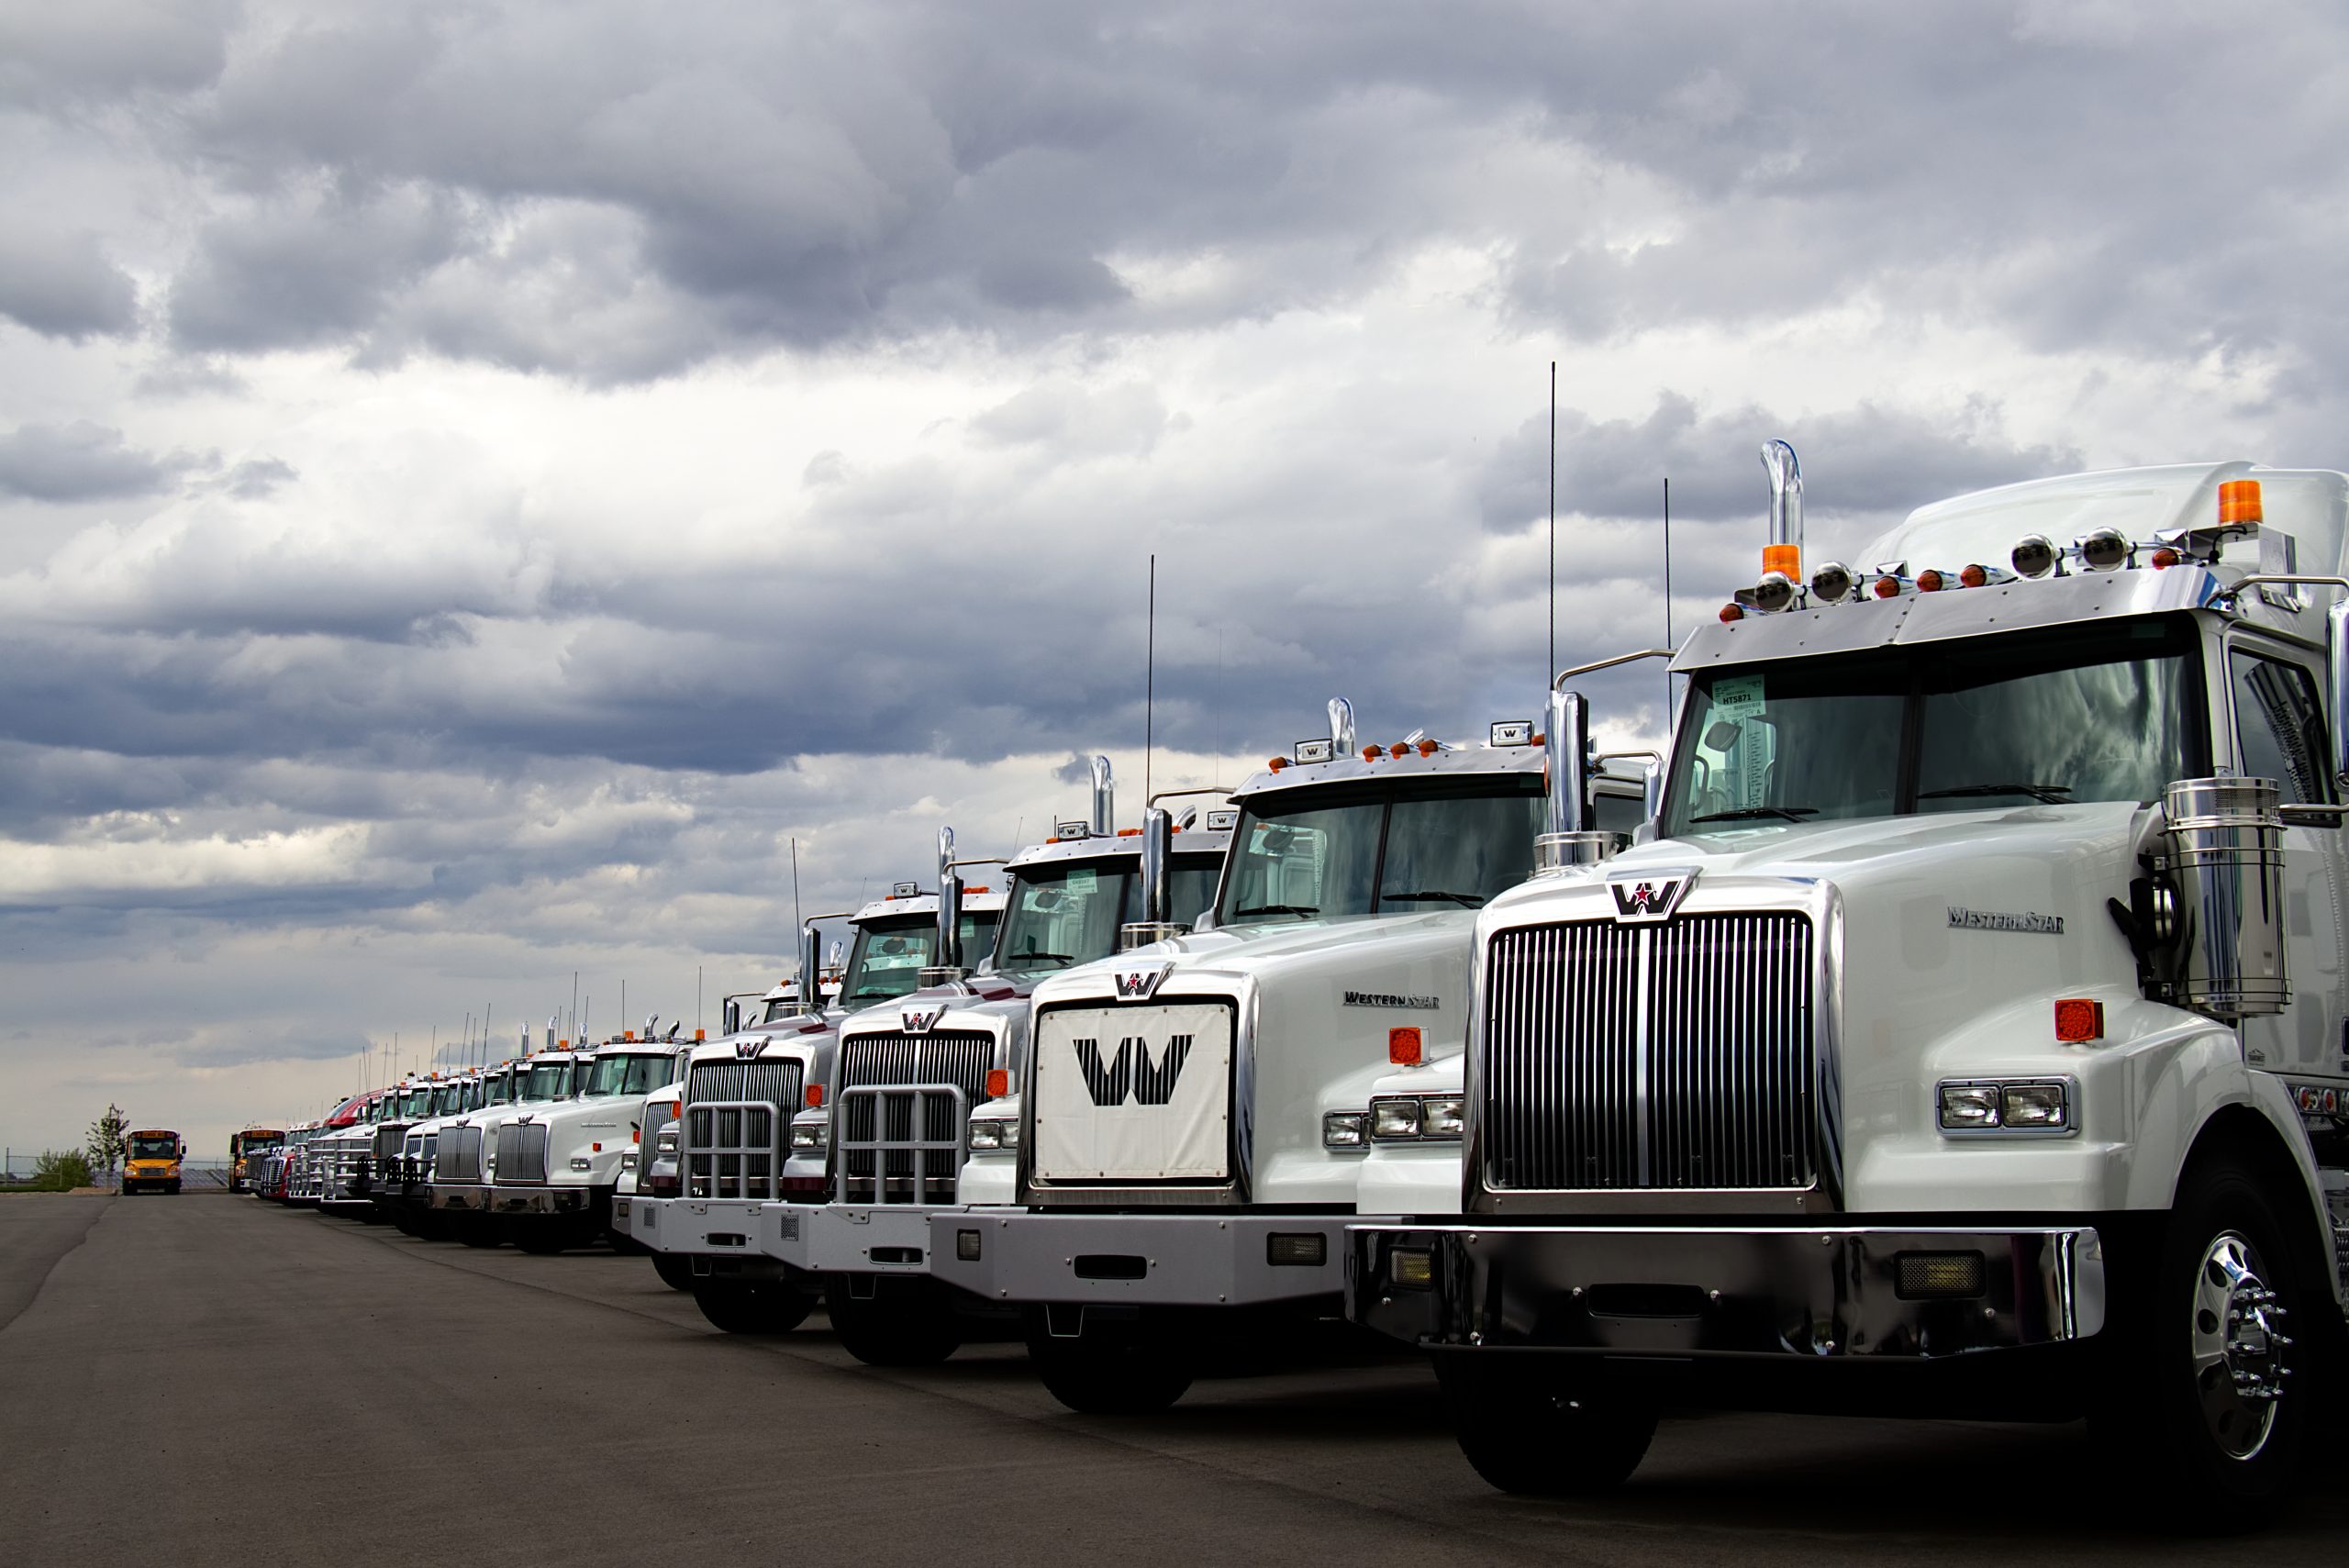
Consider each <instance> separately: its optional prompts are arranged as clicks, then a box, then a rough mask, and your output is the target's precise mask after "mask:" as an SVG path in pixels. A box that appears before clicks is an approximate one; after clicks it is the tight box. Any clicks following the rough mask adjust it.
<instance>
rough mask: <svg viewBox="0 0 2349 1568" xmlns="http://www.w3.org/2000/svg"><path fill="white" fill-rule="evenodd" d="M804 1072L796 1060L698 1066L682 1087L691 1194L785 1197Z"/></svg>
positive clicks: (697, 1195) (687, 1175) (686, 1176)
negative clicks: (781, 1184) (788, 1145)
mask: <svg viewBox="0 0 2349 1568" xmlns="http://www.w3.org/2000/svg"><path fill="white" fill-rule="evenodd" d="M799 1071H800V1063H799V1062H797V1061H796V1060H783V1061H775V1062H696V1063H695V1064H694V1068H693V1073H692V1075H691V1076H690V1077H689V1078H688V1079H687V1080H686V1082H685V1151H684V1152H685V1181H686V1192H687V1194H688V1195H691V1196H694V1197H734V1198H776V1197H780V1196H782V1192H781V1189H780V1187H779V1186H778V1183H779V1182H780V1181H781V1179H782V1175H783V1162H784V1158H785V1154H786V1153H787V1152H788V1151H787V1150H786V1149H785V1140H786V1138H787V1137H788V1135H789V1132H790V1128H791V1118H792V1114H793V1112H795V1111H796V1109H797V1108H798V1106H799ZM653 1130H654V1131H655V1132H656V1133H657V1131H658V1129H657V1128H656V1129H653Z"/></svg>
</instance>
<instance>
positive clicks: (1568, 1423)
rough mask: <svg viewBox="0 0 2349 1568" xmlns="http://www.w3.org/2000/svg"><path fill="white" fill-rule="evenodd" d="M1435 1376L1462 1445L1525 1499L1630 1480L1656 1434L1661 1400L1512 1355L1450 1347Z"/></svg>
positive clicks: (1478, 1467)
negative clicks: (1548, 1371) (1579, 1380)
mask: <svg viewBox="0 0 2349 1568" xmlns="http://www.w3.org/2000/svg"><path fill="white" fill-rule="evenodd" d="M1435 1366H1436V1381H1437V1383H1438V1384H1439V1385H1441V1386H1442V1389H1443V1401H1444V1405H1445V1407H1446V1408H1447V1409H1448V1410H1449V1411H1450V1412H1451V1415H1452V1429H1453V1437H1454V1439H1455V1440H1458V1442H1459V1444H1460V1451H1461V1453H1462V1454H1463V1455H1464V1456H1465V1457H1466V1458H1467V1461H1468V1462H1469V1464H1470V1465H1471V1466H1472V1467H1474V1468H1475V1472H1476V1473H1477V1474H1479V1475H1481V1476H1483V1477H1484V1478H1485V1480H1486V1483H1487V1484H1488V1485H1492V1486H1494V1487H1496V1488H1497V1489H1498V1490H1500V1491H1503V1492H1507V1493H1509V1494H1511V1495H1512V1496H1520V1497H1587V1496H1594V1495H1596V1494H1598V1493H1602V1492H1611V1491H1613V1490H1614V1489H1615V1488H1617V1487H1619V1486H1620V1485H1622V1484H1623V1483H1624V1482H1626V1481H1628V1480H1630V1479H1631V1472H1633V1471H1634V1470H1637V1469H1638V1468H1639V1467H1640V1461H1641V1460H1642V1459H1644V1458H1645V1457H1647V1451H1648V1444H1649V1443H1651V1442H1652V1441H1653V1440H1654V1439H1655V1418H1656V1413H1655V1407H1653V1406H1652V1405H1648V1404H1645V1403H1643V1402H1642V1401H1640V1400H1638V1399H1636V1398H1632V1397H1627V1396H1623V1395H1620V1394H1617V1393H1612V1392H1609V1391H1607V1390H1605V1389H1603V1388H1601V1387H1598V1386H1596V1385H1578V1384H1576V1383H1575V1382H1574V1381H1572V1380H1569V1379H1563V1378H1559V1377H1554V1376H1544V1375H1542V1370H1541V1369H1539V1368H1533V1367H1528V1366H1526V1365H1525V1364H1524V1362H1523V1361H1522V1360H1520V1358H1518V1357H1514V1356H1507V1357H1504V1356H1484V1355H1479V1354H1477V1353H1476V1352H1475V1351H1447V1352H1445V1353H1442V1354H1440V1355H1438V1356H1437V1357H1436V1358H1435Z"/></svg>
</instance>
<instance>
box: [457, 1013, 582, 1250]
mask: <svg viewBox="0 0 2349 1568" xmlns="http://www.w3.org/2000/svg"><path fill="white" fill-rule="evenodd" d="M529 1043H530V1042H529V1032H528V1031H527V1030H526V1031H524V1034H523V1038H522V1046H523V1050H524V1051H525V1054H524V1055H523V1056H522V1057H520V1058H518V1059H517V1060H516V1061H515V1062H514V1063H513V1064H512V1076H511V1077H510V1078H509V1079H508V1080H507V1093H508V1095H509V1097H508V1098H507V1099H505V1100H503V1101H500V1102H498V1103H496V1104H494V1105H487V1106H483V1107H482V1108H481V1109H479V1110H476V1111H469V1112H466V1113H464V1114H463V1115H461V1116H458V1117H456V1118H453V1119H451V1120H450V1121H449V1122H447V1123H445V1124H443V1125H442V1126H441V1127H440V1128H439V1129H436V1136H435V1140H434V1143H435V1146H434V1149H433V1156H432V1187H431V1198H430V1202H431V1206H432V1211H433V1213H434V1214H435V1215H436V1216H438V1217H439V1218H437V1220H436V1221H435V1224H436V1225H437V1226H438V1227H439V1228H440V1229H443V1230H444V1231H445V1232H446V1233H448V1234H451V1235H453V1236H454V1237H455V1238H456V1239H457V1240H460V1241H462V1242H464V1243H465V1244H466V1245H467V1246H469V1247H495V1246H498V1245H499V1244H501V1243H502V1242H504V1241H505V1240H506V1228H505V1226H503V1225H502V1224H500V1223H499V1222H498V1220H497V1218H496V1217H495V1216H494V1215H493V1214H492V1212H491V1203H492V1199H493V1195H494V1188H495V1184H496V1180H497V1174H496V1173H497V1154H498V1137H499V1129H502V1128H503V1127H504V1126H505V1125H506V1123H507V1122H508V1121H511V1120H513V1119H514V1118H516V1117H518V1116H522V1115H526V1114H529V1113H532V1112H544V1111H549V1110H551V1109H553V1108H554V1107H555V1106H558V1105H560V1104H562V1102H564V1101H566V1100H569V1099H571V1098H572V1097H573V1095H577V1094H578V1092H579V1085H580V1084H581V1083H582V1082H583V1081H584V1079H585V1076H586V1073H587V1067H588V1062H589V1059H590V1058H591V1056H592V1055H593V1052H592V1051H590V1050H587V1049H584V1048H581V1049H574V1048H573V1042H572V1041H570V1040H558V1041H557V1042H556V1049H555V1050H552V1051H538V1052H535V1053H530V1052H529Z"/></svg>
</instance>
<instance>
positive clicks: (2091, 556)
mask: <svg viewBox="0 0 2349 1568" xmlns="http://www.w3.org/2000/svg"><path fill="white" fill-rule="evenodd" d="M2135 548H2136V547H2135V546H2134V545H2132V544H2131V543H2130V542H2129V536H2128V535H2127V534H2124V533H2122V532H2121V530H2120V529H2119V528H2098V529H2097V530H2095V531H2094V532H2093V533H2090V534H2087V535H2086V536H2085V537H2083V538H2082V539H2081V540H2080V545H2079V549H2080V564H2081V565H2083V566H2085V567H2087V569H2088V570H2089V571H2091V572H2110V571H2111V570H2113V569H2114V568H2115V567H2119V566H2125V565H2127V564H2128V562H2129V556H2130V554H2131V552H2132V550H2135Z"/></svg>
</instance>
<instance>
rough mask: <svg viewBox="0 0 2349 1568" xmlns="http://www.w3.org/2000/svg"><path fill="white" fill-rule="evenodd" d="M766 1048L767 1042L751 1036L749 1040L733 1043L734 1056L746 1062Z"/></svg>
mask: <svg viewBox="0 0 2349 1568" xmlns="http://www.w3.org/2000/svg"><path fill="white" fill-rule="evenodd" d="M766 1048H767V1042H766V1041H765V1040H763V1039H761V1038H760V1037H758V1036H756V1035H753V1036H751V1038H750V1039H749V1040H736V1041H735V1042H734V1054H735V1055H736V1056H738V1057H740V1058H741V1060H743V1061H745V1062H748V1061H750V1060H751V1058H752V1057H753V1056H756V1055H757V1054H758V1053H759V1052H761V1051H764V1050H765V1049H766Z"/></svg>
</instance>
